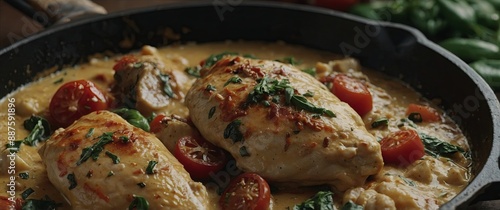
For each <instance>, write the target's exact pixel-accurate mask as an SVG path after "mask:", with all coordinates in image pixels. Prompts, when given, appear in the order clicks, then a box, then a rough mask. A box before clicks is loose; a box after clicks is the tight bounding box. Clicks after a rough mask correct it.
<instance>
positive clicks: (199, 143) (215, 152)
mask: <svg viewBox="0 0 500 210" xmlns="http://www.w3.org/2000/svg"><path fill="white" fill-rule="evenodd" d="M174 156H175V157H176V158H177V160H179V162H180V163H182V165H184V168H185V169H186V171H187V172H189V174H190V175H191V178H193V179H196V180H206V179H208V178H209V177H210V172H217V171H219V170H221V169H222V168H223V167H224V166H225V165H226V162H227V158H226V153H225V152H224V150H222V149H221V148H218V147H216V146H215V145H213V144H211V143H210V142H208V141H206V140H205V139H203V138H202V137H193V136H185V137H182V138H180V139H179V140H178V141H177V144H176V147H175V151H174Z"/></svg>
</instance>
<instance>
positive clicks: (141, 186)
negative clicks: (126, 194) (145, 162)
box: [137, 182, 146, 188]
mask: <svg viewBox="0 0 500 210" xmlns="http://www.w3.org/2000/svg"><path fill="white" fill-rule="evenodd" d="M137 186H139V187H140V188H145V187H146V183H144V182H139V183H137Z"/></svg>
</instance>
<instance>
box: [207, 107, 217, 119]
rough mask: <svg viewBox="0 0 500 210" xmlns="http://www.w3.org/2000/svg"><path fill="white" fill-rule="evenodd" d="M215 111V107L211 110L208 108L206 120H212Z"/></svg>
mask: <svg viewBox="0 0 500 210" xmlns="http://www.w3.org/2000/svg"><path fill="white" fill-rule="evenodd" d="M215 109H216V107H215V106H213V107H212V108H210V111H208V119H210V118H212V117H213V116H214V113H215Z"/></svg>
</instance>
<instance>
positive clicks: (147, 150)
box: [39, 111, 208, 209]
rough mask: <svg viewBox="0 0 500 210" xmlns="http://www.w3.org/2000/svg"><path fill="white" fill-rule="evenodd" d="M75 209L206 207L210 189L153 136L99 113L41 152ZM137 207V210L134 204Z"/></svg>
mask: <svg viewBox="0 0 500 210" xmlns="http://www.w3.org/2000/svg"><path fill="white" fill-rule="evenodd" d="M39 153H40V155H41V157H42V159H43V162H44V164H45V165H46V167H47V173H48V177H49V180H50V182H52V184H53V185H54V186H55V187H56V188H57V189H58V190H59V191H60V192H61V193H62V194H63V195H64V196H65V197H66V199H67V200H68V201H69V203H70V204H71V206H72V208H73V209H126V208H127V207H129V206H138V205H142V204H144V201H146V202H148V203H149V208H150V209H206V207H207V205H208V203H207V202H208V201H207V199H208V194H207V191H206V189H205V187H204V186H203V185H202V184H201V183H198V182H194V181H192V180H191V178H190V177H189V174H188V173H187V172H186V171H185V170H184V168H183V166H182V165H181V164H180V163H179V162H178V161H177V160H176V159H175V158H174V157H173V155H172V154H171V153H170V152H169V151H168V150H167V149H166V148H165V147H164V146H163V145H162V143H161V142H160V141H159V140H158V139H157V138H156V137H154V136H153V135H152V134H150V133H147V132H144V131H143V130H141V129H139V128H136V127H134V126H132V125H130V124H128V123H127V122H126V121H125V120H124V119H122V118H121V117H119V116H118V115H116V114H114V113H111V112H108V111H98V112H93V113H91V114H88V115H86V116H83V117H82V118H80V119H79V120H78V121H76V122H75V123H73V124H72V125H71V126H69V127H68V128H66V129H65V130H59V131H58V132H56V133H55V134H54V135H53V136H52V137H51V138H50V139H49V140H48V141H47V143H46V145H45V146H44V147H42V148H41V149H40V151H39ZM131 209H132V208H131Z"/></svg>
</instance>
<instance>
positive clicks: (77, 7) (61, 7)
mask: <svg viewBox="0 0 500 210" xmlns="http://www.w3.org/2000/svg"><path fill="white" fill-rule="evenodd" d="M5 1H6V2H7V3H9V4H10V5H11V6H13V7H14V8H16V9H18V10H19V11H21V12H22V13H24V14H25V15H27V16H28V17H31V18H32V19H34V20H36V21H37V22H39V23H40V24H42V25H43V26H44V27H48V26H51V25H54V24H59V23H65V22H69V21H71V20H73V19H78V18H81V17H83V16H88V15H96V14H106V13H107V12H106V10H105V9H104V7H102V6H100V5H97V4H95V3H94V2H92V1H90V0H5Z"/></svg>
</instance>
